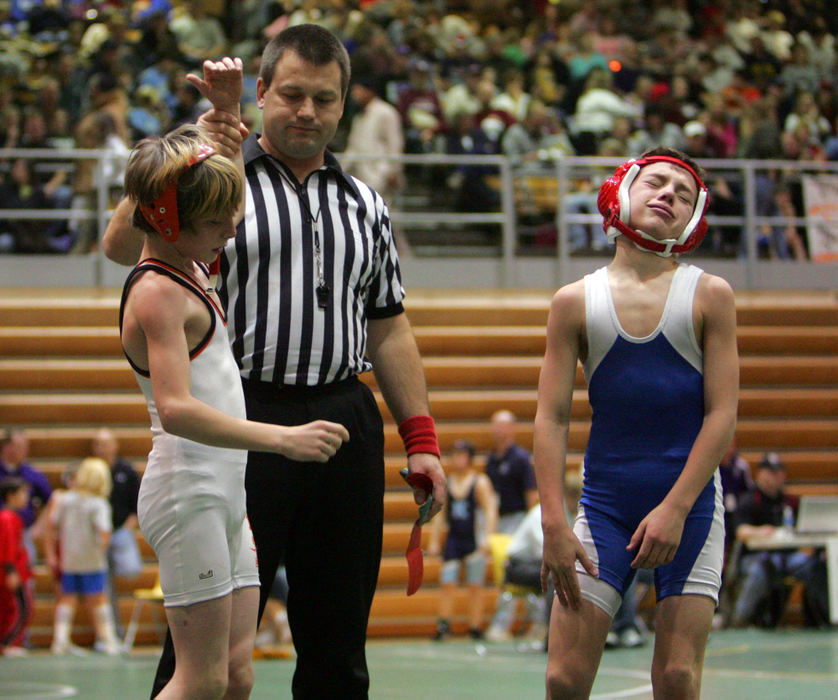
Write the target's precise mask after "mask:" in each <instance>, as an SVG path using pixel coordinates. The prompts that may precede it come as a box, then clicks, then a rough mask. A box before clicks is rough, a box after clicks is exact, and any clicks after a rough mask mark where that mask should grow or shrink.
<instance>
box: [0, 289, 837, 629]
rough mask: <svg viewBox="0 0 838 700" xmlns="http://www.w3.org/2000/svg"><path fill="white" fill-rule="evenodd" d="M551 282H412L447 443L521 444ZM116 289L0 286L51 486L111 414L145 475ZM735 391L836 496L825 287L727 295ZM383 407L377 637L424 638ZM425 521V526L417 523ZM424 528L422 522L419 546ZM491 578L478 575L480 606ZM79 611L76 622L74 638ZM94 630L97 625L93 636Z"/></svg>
mask: <svg viewBox="0 0 838 700" xmlns="http://www.w3.org/2000/svg"><path fill="white" fill-rule="evenodd" d="M551 295H552V292H551V291H550V290H544V291H526V292H514V291H512V292H504V291H501V290H481V291H480V292H479V293H469V292H452V291H450V290H444V291H442V290H430V291H427V292H422V291H420V290H411V295H410V297H409V305H408V313H409V315H410V320H411V323H412V325H413V328H414V332H415V335H416V338H417V342H418V344H419V347H420V350H421V352H422V355H423V361H424V366H425V371H426V376H427V379H428V386H429V396H430V401H431V405H432V407H433V413H434V415H435V418H436V420H437V424H438V427H439V435H440V443H441V446H442V448H443V450H447V449H448V448H449V447H450V446H451V444H452V442H453V441H454V440H455V439H457V438H463V437H465V438H468V439H471V440H472V441H473V442H474V443H475V444H476V445H477V447H478V450H479V452H480V453H481V455H480V456H478V460H477V464H478V466H482V464H483V461H482V460H483V457H482V455H485V453H486V452H487V451H488V450H489V449H490V448H491V446H492V440H491V435H490V432H489V417H490V416H491V414H492V413H493V412H494V411H495V410H498V409H500V408H509V409H511V410H512V411H513V412H514V413H515V414H516V415H517V416H518V417H519V423H520V432H519V441H520V442H521V444H523V445H525V446H527V447H530V446H531V443H532V418H533V416H534V414H535V408H536V401H537V382H538V375H539V371H540V367H541V362H542V357H543V353H544V344H545V337H544V333H545V324H546V320H547V310H548V307H549V300H550V297H551ZM117 308H118V294H117V293H116V292H115V291H113V292H110V291H106V292H99V291H92V292H85V291H83V290H61V291H55V292H49V291H42V290H38V291H37V293H32V294H31V295H27V294H25V293H22V292H20V291H19V290H17V291H15V293H14V294H0V426H15V427H20V428H23V429H25V430H26V433H27V435H28V436H29V438H30V443H31V453H32V454H31V458H32V461H33V463H34V464H35V465H36V466H38V467H40V468H41V469H42V470H43V471H44V472H45V473H46V474H47V476H48V477H49V478H50V480H51V481H52V483H53V484H54V485H56V486H57V485H59V483H60V475H61V473H62V472H63V470H64V467H65V465H66V463H67V462H68V461H70V460H74V459H79V458H81V457H84V456H86V455H87V451H88V449H89V445H90V438H91V437H92V435H93V433H94V431H95V430H96V429H97V428H98V427H99V426H101V425H108V426H109V427H111V428H112V429H113V430H114V432H115V433H116V435H117V436H118V438H119V440H120V445H121V449H122V452H123V454H124V455H125V456H126V457H128V458H129V459H131V460H132V461H133V462H134V463H135V465H136V466H137V468H138V470H139V471H141V472H142V470H143V468H144V466H145V458H146V455H147V454H148V451H149V449H150V447H151V438H150V435H149V431H148V418H147V415H146V411H145V405H144V402H143V399H142V396H141V395H140V393H139V390H138V389H137V386H136V383H135V381H134V378H133V376H132V373H131V371H130V369H129V368H128V365H127V363H126V362H125V360H124V358H123V357H122V355H121V349H120V346H119V338H118V334H117V330H116V324H117ZM737 314H738V322H739V329H738V342H739V349H740V368H741V372H740V376H741V392H740V402H739V422H738V425H737V433H736V436H737V442H738V445H739V447H740V451H741V453H742V455H743V456H744V457H745V458H746V459H747V460H748V461H749V462H750V463H751V464H756V463H757V462H758V461H759V460H760V458H761V457H762V454H763V452H764V451H765V450H768V449H771V450H775V451H777V452H779V453H781V455H782V458H783V461H784V463H785V464H786V466H787V474H788V490H789V491H790V492H792V493H796V494H798V495H799V494H803V493H838V449H836V448H838V419H837V418H836V416H838V303H836V301H835V299H834V297H831V296H830V295H829V294H826V293H824V294H809V293H805V294H804V293H798V292H789V293H786V294H777V293H772V294H770V295H766V294H759V293H745V294H738V295H737ZM363 379H364V381H365V382H367V383H368V384H369V386H370V387H371V388H372V389H373V391H374V392H375V394H376V398H377V401H378V403H379V406H380V407H381V408H382V411H383V413H384V416H385V425H386V441H385V450H386V460H385V483H386V486H387V495H386V498H385V525H384V533H383V557H382V564H381V570H380V573H379V585H378V592H377V594H376V597H375V600H374V602H373V607H372V615H371V619H370V626H369V632H370V635H371V636H384V635H405V634H412V635H430V634H432V633H433V631H434V628H435V622H436V615H437V605H438V597H437V595H438V588H437V582H438V577H439V565H440V562H439V559H438V558H434V557H427V558H426V562H425V567H426V568H425V583H424V585H423V587H422V589H421V590H420V591H419V592H418V593H417V594H416V595H414V596H411V597H410V598H408V597H406V596H405V587H406V583H407V566H406V564H405V560H404V550H405V548H406V546H407V542H408V538H409V533H410V528H411V523H412V521H413V518H414V517H415V513H416V507H415V505H414V504H413V499H412V497H411V495H410V493H409V491H408V490H407V489H406V487H405V486H404V483H403V481H402V479H401V478H400V477H399V475H398V470H399V469H400V468H401V467H403V466H404V464H405V460H404V457H403V451H402V445H401V440H400V438H399V437H398V435H397V432H396V429H395V426H394V424H393V421H392V419H391V418H390V417H389V413H388V412H387V410H386V406H384V403H383V400H382V398H381V396H380V394H379V392H378V391H377V388H376V384H375V379H374V377H373V376H372V375H371V374H369V375H365V376H364V378H363ZM589 418H590V408H589V406H588V404H587V394H586V389H585V384H584V380H583V377H582V372H581V368H580V369H579V370H578V371H577V376H576V387H575V391H574V396H573V404H572V425H571V439H570V453H569V455H568V468H570V469H578V468H579V466H580V463H581V458H582V453H583V450H584V446H585V441H586V439H587V431H588V421H589ZM426 530H427V528H426ZM427 537H428V535H427V533H424V539H425V542H424V543H425V545H427V541H428V540H427ZM140 546H141V552H142V554H143V557H144V559H145V567H144V570H143V573H142V574H141V576H140V577H138V579H137V580H136V581H134V582H126V581H118V590H119V592H120V612H121V618H122V619H123V620H125V621H127V620H129V619H130V618H131V617H132V615H133V613H134V611H135V609H136V608H135V600H134V590H135V589H152V588H154V582H155V580H156V576H157V569H156V563H155V561H154V555H153V552H152V551H151V548H150V547H149V546H148V545H147V544H146V543H145V541H144V540H142V538H140ZM53 591H54V583H53V582H52V580H51V577H50V576H49V575H48V574H47V573H46V572H44V571H39V573H38V575H37V577H36V593H37V596H36V603H35V619H34V623H33V627H32V638H33V641H34V642H35V643H36V644H38V645H48V644H49V641H50V638H51V634H52V618H53V605H54V593H53ZM496 593H497V590H496V589H495V588H494V587H493V586H487V588H486V595H487V601H488V602H487V610H490V609H491V605H492V599H493V596H494V595H496ZM466 608H467V593H466V592H465V591H460V592H458V597H457V598H456V607H455V619H454V629H455V631H457V630H458V629H461V628H462V627H463V626H464V625H465V611H466ZM152 612H153V610H152V608H151V606H143V607H142V608H141V609H140V612H139V614H138V615H139V622H138V626H137V632H136V643H137V644H146V643H158V642H159V639H160V633H161V631H162V626H163V620H164V617H163V616H162V615H153V614H152ZM85 625H86V622H85V619H84V616H83V615H80V620H79V621H78V624H77V625H76V628H78V629H79V630H80V634H81V635H82V636H81V637H80V640H82V641H83V640H84V638H85V637H84V635H85V634H87V632H86V631H85V630H86V629H87V628H86V627H85ZM90 636H91V637H92V632H91V635H90Z"/></svg>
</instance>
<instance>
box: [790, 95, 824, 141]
mask: <svg viewBox="0 0 838 700" xmlns="http://www.w3.org/2000/svg"><path fill="white" fill-rule="evenodd" d="M800 124H805V125H806V127H807V128H808V130H809V137H810V138H811V139H812V140H814V141H817V142H819V143H823V142H824V140H825V139H826V138H828V136H829V135H830V134H831V133H832V126H831V125H830V123H829V120H828V119H827V118H826V117H824V116H823V115H822V114H821V113H820V109H819V108H818V103H817V102H816V101H815V97H814V95H813V94H812V93H811V92H808V91H806V90H802V89H801V90H798V91H797V94H796V96H795V100H794V109H793V110H792V112H791V113H789V115H788V116H787V117H786V119H785V121H784V123H783V131H785V132H794V131H795V130H796V129H797V127H798V126H799V125H800Z"/></svg>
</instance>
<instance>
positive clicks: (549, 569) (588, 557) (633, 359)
mask: <svg viewBox="0 0 838 700" xmlns="http://www.w3.org/2000/svg"><path fill="white" fill-rule="evenodd" d="M707 197H708V193H707V189H706V188H705V186H704V184H703V182H702V174H701V172H700V170H699V168H698V167H697V166H696V165H695V164H694V163H693V162H692V161H691V160H689V159H688V158H687V157H686V156H684V155H683V154H681V153H679V152H677V151H672V150H670V149H663V148H658V149H654V150H653V151H650V152H648V153H646V154H644V156H642V157H641V158H639V159H637V160H634V161H629V162H627V163H625V164H623V165H622V166H620V167H619V168H618V169H617V171H616V172H615V174H614V176H612V177H611V178H609V179H608V180H606V182H605V183H604V184H603V186H602V189H601V190H600V195H599V202H598V204H599V210H600V212H601V213H602V214H603V217H604V229H605V231H606V233H607V235H608V237H609V240H611V241H612V242H614V243H615V253H614V258H613V260H612V261H611V263H610V264H609V265H608V266H607V267H604V268H602V269H600V270H597V271H596V272H594V273H593V274H590V275H587V276H586V277H585V278H584V279H582V280H579V281H577V282H574V283H572V284H569V285H567V286H565V287H562V288H561V289H559V290H558V292H556V294H555V296H554V297H553V300H552V303H551V307H550V316H549V321H548V326H547V350H546V354H545V357H544V365H543V367H542V370H541V377H540V380H539V393H538V409H537V413H536V420H535V437H534V448H535V449H534V462H535V470H536V477H537V481H538V488H539V496H540V499H541V504H542V525H543V529H544V566H543V570H542V579H543V582H544V583H545V584H546V582H547V579H548V577H550V578H552V580H553V583H554V585H555V588H556V599H555V600H554V602H553V611H552V617H551V622H550V641H549V657H548V665H547V697H548V698H586V697H588V696H589V695H590V692H591V689H592V687H593V683H594V679H595V676H596V672H597V668H598V666H599V660H600V658H601V654H602V650H603V647H604V644H605V639H606V636H607V634H608V630H609V628H610V625H611V619H612V618H613V616H614V614H615V613H616V611H617V609H618V608H619V606H620V602H621V597H622V595H623V594H624V593H625V591H626V590H627V588H628V587H629V585H630V583H631V581H632V579H633V577H634V573H635V571H636V570H637V569H640V568H645V569H654V571H655V585H656V591H657V599H658V603H657V606H656V612H655V615H656V619H655V633H656V640H655V653H654V659H653V662H652V684H653V688H654V695H655V697H656V698H698V697H699V693H700V688H701V670H702V665H703V659H704V647H705V645H706V642H707V636H708V634H709V631H710V626H711V622H712V617H713V611H714V609H715V606H716V603H717V602H718V592H719V588H720V585H721V569H722V558H723V551H724V520H723V514H724V510H723V504H722V498H721V484H720V480H719V475H718V469H717V468H718V464H719V461H720V460H721V457H722V455H723V454H724V452H725V449H726V448H727V446H728V444H729V443H730V441H731V439H732V437H733V430H734V426H735V422H736V405H737V395H738V383H739V382H738V379H739V378H738V359H737V351H736V321H735V308H734V299H733V292H732V290H731V288H730V286H729V285H728V284H727V283H726V282H725V281H724V280H722V279H720V278H718V277H715V276H713V275H709V274H706V273H704V272H703V271H702V270H700V269H699V268H697V267H694V266H691V265H686V264H683V263H680V262H678V259H677V256H678V255H680V254H681V253H685V252H688V251H689V250H692V249H694V248H695V247H696V246H697V245H698V244H699V243H700V242H701V239H702V238H703V236H704V234H705V232H706V230H707V223H706V221H705V219H704V213H705V210H706V207H707ZM577 361H581V363H582V366H583V369H584V373H585V378H586V380H587V382H588V397H589V400H590V403H591V406H592V409H593V416H592V420H591V432H590V438H589V441H588V446H587V450H586V453H585V461H584V486H583V491H582V498H581V506H580V510H579V514H578V516H577V518H576V522H575V523H574V525H573V528H572V529H571V527H570V526H569V525H568V524H567V521H566V519H565V517H564V510H563V499H562V484H563V482H564V468H565V458H566V454H567V439H568V431H569V425H570V407H571V400H572V396H573V383H574V377H575V373H576V364H577Z"/></svg>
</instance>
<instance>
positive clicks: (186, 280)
mask: <svg viewBox="0 0 838 700" xmlns="http://www.w3.org/2000/svg"><path fill="white" fill-rule="evenodd" d="M149 270H153V271H154V272H157V273H158V274H162V275H165V276H166V277H169V278H170V279H172V280H174V281H175V282H177V283H178V284H180V285H181V286H182V287H184V288H186V289H189V290H190V291H192V292H194V293H195V295H196V296H197V297H198V298H199V299H200V300H201V301H202V302H204V305H205V306H206V307H207V311H209V314H210V327H209V330H208V331H207V332H206V334H205V335H204V337H203V338H201V340H200V342H199V343H198V344H197V345H196V346H195V347H194V348H193V349H192V350H190V351H189V359H190V360H192V359H194V358H195V357H197V356H198V355H200V354H201V352H202V351H203V350H204V348H206V347H207V345H209V342H210V340H212V336H213V334H214V333H215V327H216V320H215V312H216V311H217V312H218V314H219V315H220V316H221V318H222V320H223V319H224V314H223V313H221V310H220V309H219V308H218V306H216V304H215V302H214V301H213V300H212V299H210V298H209V297H208V296H207V295H206V293H205V292H204V290H203V289H201V286H200V285H199V284H198V283H197V282H196V281H195V280H193V279H192V278H191V277H190V276H189V275H187V274H186V273H184V272H181V271H180V270H176V269H175V268H173V267H171V266H169V265H167V264H166V263H164V262H162V261H160V260H155V259H154V258H146V259H145V260H142V261H140V262H139V263H137V266H136V267H135V268H134V269H133V270H131V272H130V273H128V277H127V278H126V279H125V285H124V286H123V287H122V298H121V299H120V301H119V339H120V346H122V317H123V313H124V312H125V302H126V301H127V300H128V293H129V292H130V290H131V287H132V286H133V284H134V282H136V280H137V278H138V276H139V275H140V274H142V273H144V272H148V271H149ZM122 354H123V355H125V359H126V360H128V364H129V365H131V368H132V369H133V370H134V371H135V372H136V373H137V374H139V375H140V376H142V377H150V376H151V373H150V372H149V370H147V369H142V368H141V367H139V366H138V365H137V364H135V363H134V362H133V361H132V360H131V358H130V357H128V353H126V352H125V347H124V346H122Z"/></svg>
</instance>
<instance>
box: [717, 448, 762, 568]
mask: <svg viewBox="0 0 838 700" xmlns="http://www.w3.org/2000/svg"><path fill="white" fill-rule="evenodd" d="M719 475H720V476H721V479H722V498H724V505H725V552H727V551H728V550H729V549H730V546H731V545H732V544H733V540H734V539H735V538H736V528H735V525H736V523H735V520H734V519H735V517H736V512H737V511H738V510H739V504H740V502H741V501H742V498H743V497H744V496H745V494H747V493H748V492H749V491H751V489H752V488H753V487H754V481H753V479H752V478H751V465H750V464H748V460H746V459H745V458H744V457H742V455H740V454H739V450H738V449H737V447H736V439H735V438H734V439H733V440H731V442H730V446H729V447H728V448H727V451H726V452H725V453H724V456H723V457H722V461H721V462H719ZM725 559H727V557H725Z"/></svg>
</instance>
